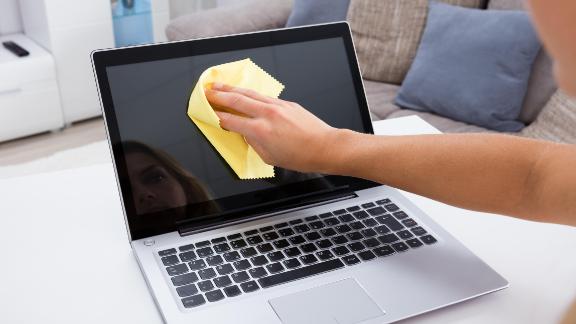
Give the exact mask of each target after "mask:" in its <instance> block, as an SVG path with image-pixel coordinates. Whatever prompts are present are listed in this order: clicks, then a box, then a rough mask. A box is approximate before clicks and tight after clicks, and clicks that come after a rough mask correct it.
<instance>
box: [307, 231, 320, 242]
mask: <svg viewBox="0 0 576 324" xmlns="http://www.w3.org/2000/svg"><path fill="white" fill-rule="evenodd" d="M304 236H305V237H306V239H307V240H308V241H316V240H317V239H320V238H322V236H320V234H318V232H310V233H306V234H305V235H304Z"/></svg>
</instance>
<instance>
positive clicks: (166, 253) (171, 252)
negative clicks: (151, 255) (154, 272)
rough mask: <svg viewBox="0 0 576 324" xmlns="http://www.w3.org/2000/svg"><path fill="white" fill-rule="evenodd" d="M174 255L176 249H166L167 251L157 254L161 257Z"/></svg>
mask: <svg viewBox="0 0 576 324" xmlns="http://www.w3.org/2000/svg"><path fill="white" fill-rule="evenodd" d="M175 253H176V249H167V250H162V251H159V252H158V255H159V256H161V257H163V256H168V255H170V254H175Z"/></svg>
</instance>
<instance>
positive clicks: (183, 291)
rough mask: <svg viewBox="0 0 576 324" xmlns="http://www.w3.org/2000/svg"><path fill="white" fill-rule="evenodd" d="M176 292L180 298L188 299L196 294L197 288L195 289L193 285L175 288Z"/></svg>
mask: <svg viewBox="0 0 576 324" xmlns="http://www.w3.org/2000/svg"><path fill="white" fill-rule="evenodd" d="M176 292H177V293H178V296H180V297H188V296H192V295H196V294H197V293H198V288H196V285H195V284H191V285H187V286H182V287H178V288H176Z"/></svg>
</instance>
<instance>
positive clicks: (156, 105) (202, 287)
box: [92, 22, 508, 324]
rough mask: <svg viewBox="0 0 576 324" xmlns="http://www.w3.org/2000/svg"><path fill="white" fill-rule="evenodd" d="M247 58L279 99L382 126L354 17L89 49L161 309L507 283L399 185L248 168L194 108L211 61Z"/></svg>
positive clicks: (438, 301) (329, 117)
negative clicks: (372, 105) (365, 78)
mask: <svg viewBox="0 0 576 324" xmlns="http://www.w3.org/2000/svg"><path fill="white" fill-rule="evenodd" d="M246 58H250V59H251V60H252V61H253V62H254V63H255V64H257V65H258V66H260V67H261V68H262V69H264V70H265V71H266V72H268V73H269V74H270V75H272V76H273V77H274V78H276V79H277V80H279V81H280V82H282V83H283V84H284V85H285V89H284V91H283V92H282V94H281V96H280V98H282V99H285V100H289V101H294V102H298V103H299V104H301V105H302V106H303V107H306V109H309V110H310V111H311V112H312V113H314V114H315V115H316V116H318V117H319V118H321V119H323V120H324V121H326V122H327V123H328V124H330V125H332V126H334V127H339V128H348V129H352V130H355V131H358V132H364V133H373V129H372V124H371V119H370V115H369V110H368V104H367V101H366V97H365V94H364V89H363V84H362V78H361V75H360V71H359V67H358V62H357V59H356V55H355V51H354V46H353V42H352V36H351V33H350V29H349V26H348V25H347V24H346V23H345V22H339V23H331V24H323V25H314V26H307V27H298V28H289V29H278V30H270V31H263V32H256V33H248V34H240V35H232V36H223V37H214V38H206V39H197V40H188V41H180V42H171V43H163V44H156V45H144V46H133V47H127V48H118V49H106V50H98V51H95V52H94V53H93V54H92V61H93V68H94V72H95V76H96V79H97V84H98V89H99V94H100V99H101V102H102V107H103V112H104V116H105V122H106V128H107V132H108V140H109V143H110V148H111V151H112V155H113V161H114V166H115V171H116V176H117V182H118V186H119V189H120V190H119V192H120V194H121V200H122V204H123V209H124V215H125V221H126V226H127V230H128V236H129V239H130V244H131V246H132V249H133V251H134V255H135V257H136V259H137V260H138V264H139V266H140V269H141V271H142V274H143V275H144V278H145V280H146V283H147V285H148V288H149V290H150V293H151V294H152V296H153V297H154V300H155V302H156V304H157V307H158V309H159V311H160V312H161V314H162V317H163V319H164V320H165V321H166V322H167V323H251V324H258V323H287V324H292V323H298V324H302V323H314V324H323V323H350V324H352V323H388V322H394V321H398V320H401V319H405V318H408V317H412V316H415V315H418V314H422V313H424V312H428V311H431V310H435V309H438V308H441V307H445V306H448V305H452V304H455V303H458V302H461V301H464V300H467V299H470V298H473V297H476V296H480V295H483V294H487V293H490V292H494V291H497V290H500V289H502V288H505V287H507V285H508V283H507V281H506V280H505V279H504V278H503V277H502V276H500V275H499V274H498V273H496V272H495V271H494V270H493V269H491V268H490V267H489V266H488V265H487V264H486V263H484V262H483V261H482V260H480V259H479V258H478V257H477V256H475V255H474V254H473V253H472V252H470V251H469V250H468V249H467V248H466V247H465V246H463V245H462V244H461V243H460V242H459V241H457V240H456V239H455V238H454V237H452V236H451V235H450V234H449V233H447V232H446V231H445V230H444V229H443V228H441V227H440V226H439V225H438V224H436V222H434V220H432V219H431V218H430V217H429V216H427V215H426V213H424V212H423V211H421V210H420V209H418V208H417V207H416V206H415V205H414V204H412V203H411V202H410V201H409V200H408V199H406V198H405V197H404V196H403V195H402V194H401V193H399V192H398V191H397V190H395V189H393V188H390V187H387V186H384V185H380V184H377V183H374V182H370V181H367V180H363V179H357V178H351V177H343V176H333V175H323V174H304V173H298V172H295V171H291V170H285V169H281V168H277V167H276V168H275V176H274V177H271V178H262V179H252V180H242V179H239V178H238V176H237V175H236V174H235V173H234V171H233V170H232V169H231V168H230V166H229V165H228V164H227V163H226V161H225V160H224V159H222V157H221V156H220V155H219V153H218V151H217V150H215V148H214V147H213V146H211V144H210V142H209V141H208V140H207V139H206V137H205V136H204V135H203V134H202V132H201V131H200V130H199V129H198V127H197V126H196V125H195V124H194V123H193V122H191V120H190V119H189V118H188V116H187V114H186V112H187V109H188V101H189V98H190V94H191V91H192V89H193V88H194V86H195V84H196V82H197V81H198V77H199V76H200V74H201V73H202V72H203V71H204V70H206V69H207V68H209V67H212V66H215V65H219V64H223V63H228V62H233V61H238V60H242V59H246ZM382 59H385V58H382ZM302 150H306V148H305V147H303V148H302ZM386 158H393V157H386Z"/></svg>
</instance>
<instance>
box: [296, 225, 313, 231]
mask: <svg viewBox="0 0 576 324" xmlns="http://www.w3.org/2000/svg"><path fill="white" fill-rule="evenodd" d="M294 229H295V230H296V233H306V232H308V231H309V230H310V227H309V226H308V225H306V224H300V225H297V226H294Z"/></svg>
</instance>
